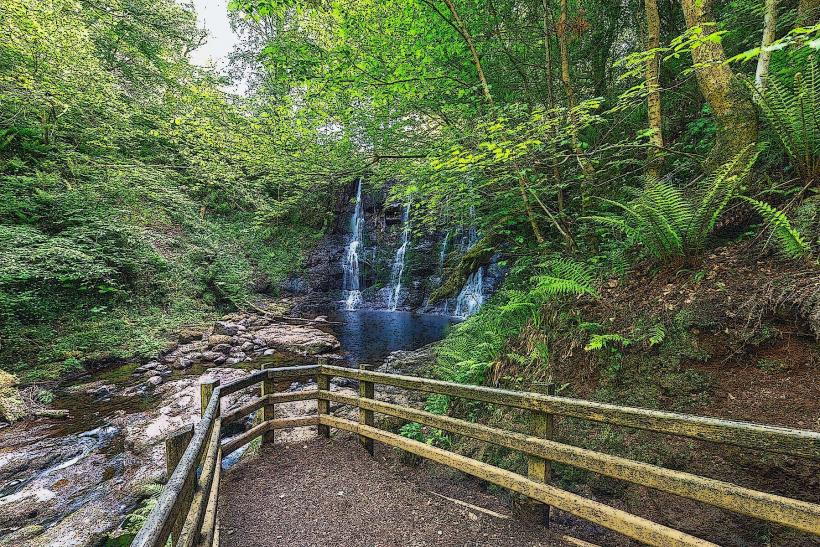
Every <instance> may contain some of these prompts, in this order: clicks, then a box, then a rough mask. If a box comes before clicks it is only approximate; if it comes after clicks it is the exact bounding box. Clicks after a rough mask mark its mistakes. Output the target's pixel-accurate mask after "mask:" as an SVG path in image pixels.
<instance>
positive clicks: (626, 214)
mask: <svg viewBox="0 0 820 547" xmlns="http://www.w3.org/2000/svg"><path fill="white" fill-rule="evenodd" d="M756 160H757V153H755V152H754V150H753V148H752V147H748V148H747V149H745V150H743V151H742V152H741V153H740V154H738V155H737V156H735V157H734V158H733V159H732V160H731V161H730V162H728V163H726V164H725V165H722V166H721V167H720V168H719V169H717V170H716V171H715V172H714V173H712V174H711V175H710V176H709V177H707V178H706V179H705V180H704V181H703V182H702V183H701V184H700V186H699V188H698V189H697V190H696V191H695V192H694V193H693V196H692V197H691V198H687V196H685V195H684V193H683V192H682V191H681V190H680V189H679V188H677V187H676V186H674V185H672V184H671V183H669V182H666V181H652V182H650V183H648V184H647V185H646V186H645V187H644V188H643V190H642V191H639V192H638V194H637V195H636V197H635V198H634V199H633V200H632V201H630V202H629V203H621V202H618V201H614V200H609V199H603V200H602V201H603V202H605V203H607V204H609V205H611V206H613V207H615V208H616V209H619V210H620V211H621V214H620V216H612V215H595V216H588V217H584V219H585V220H591V221H593V222H596V223H598V224H602V225H605V226H609V227H612V228H615V229H617V230H619V231H621V232H623V233H624V234H625V235H626V236H627V243H628V244H629V243H630V242H634V243H637V244H640V245H641V246H642V247H643V249H644V250H645V251H646V253H647V254H649V255H650V256H652V257H654V258H656V259H657V260H659V261H661V262H671V261H673V260H675V259H677V258H680V257H684V256H689V255H691V254H697V253H700V252H702V251H703V249H704V248H705V246H706V241H707V238H708V236H709V235H710V234H711V233H712V231H713V230H714V229H715V225H716V224H717V221H718V219H719V218H720V215H721V214H722V213H723V211H724V210H725V209H726V205H727V204H728V203H729V201H730V200H731V199H732V197H734V196H735V195H736V193H737V190H738V188H739V187H740V184H741V183H742V182H743V180H744V179H745V178H746V177H747V176H748V174H749V171H750V170H751V168H752V165H754V162H755V161H756ZM567 288H569V287H567Z"/></svg>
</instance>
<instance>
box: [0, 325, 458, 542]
mask: <svg viewBox="0 0 820 547" xmlns="http://www.w3.org/2000/svg"><path fill="white" fill-rule="evenodd" d="M334 326H335V327H337V328H336V331H337V332H343V330H342V328H341V326H340V325H334ZM385 332H387V333H388V334H386V335H390V334H389V332H390V331H385ZM442 335H443V334H442ZM419 341H420V339H416V338H413V339H412V340H409V341H407V342H406V343H407V344H416V343H418V342H419ZM424 343H426V340H425V341H424ZM415 347H416V345H413V346H412V347H410V348H409V349H413V348H415ZM342 349H343V348H341V347H340V343H339V341H338V340H337V338H336V337H335V336H334V334H333V330H332V329H331V325H330V323H328V322H327V321H326V320H325V319H324V318H323V317H319V318H317V319H316V320H311V321H308V322H305V321H304V320H290V319H287V320H286V319H281V318H280V319H275V318H271V317H269V316H265V315H261V314H260V315H239V314H237V315H231V316H226V317H224V318H223V319H222V320H221V321H218V322H216V323H215V324H214V325H213V327H212V328H209V329H207V330H206V331H205V332H201V331H199V332H196V331H191V332H183V333H181V334H180V340H179V343H178V344H177V345H176V346H175V347H173V348H171V349H170V350H169V351H167V352H165V353H163V354H161V355H158V356H156V358H155V359H152V360H150V361H148V362H145V363H132V364H127V365H123V366H120V367H117V368H113V369H109V370H106V371H101V372H98V373H96V374H94V375H89V376H88V377H86V378H81V379H78V380H75V381H74V382H71V383H70V384H68V385H64V386H61V387H59V388H58V389H56V390H55V397H56V398H55V399H54V401H53V403H52V404H51V407H52V408H53V409H60V410H64V411H67V412H68V417H67V418H63V419H58V418H52V417H36V416H35V417H29V418H28V419H22V420H20V421H18V422H16V423H14V424H11V425H9V424H5V426H3V425H4V424H2V422H0V546H15V547H16V546H20V545H26V546H29V545H31V546H46V545H48V546H75V545H123V544H127V542H128V540H129V536H127V535H121V534H122V533H123V524H124V523H125V524H127V523H128V520H127V518H128V515H129V514H131V513H132V512H133V511H134V510H135V509H137V508H138V507H141V506H142V505H141V504H142V503H143V500H145V499H148V498H150V496H152V495H156V494H157V492H158V491H159V489H160V486H159V485H160V484H161V483H163V482H164V480H165V478H166V477H165V460H164V456H165V449H164V440H165V438H166V437H167V435H168V434H169V433H172V432H173V431H175V430H177V429H179V428H180V427H182V426H183V425H187V424H191V423H194V422H196V421H197V420H198V409H199V407H200V395H199V384H200V383H202V382H203V381H206V380H214V379H217V380H219V381H220V383H222V384H226V383H229V382H232V381H235V380H238V379H240V378H242V377H244V376H246V375H248V374H250V373H251V372H252V371H253V370H255V369H259V368H265V367H271V366H284V365H292V364H306V363H315V361H316V357H317V356H318V355H323V356H327V357H330V358H339V359H342V358H343V357H342V355H341V354H340V353H341V351H342ZM357 357H358V356H357ZM432 360H433V353H432V349H431V347H430V346H425V347H422V348H420V349H418V350H415V351H395V352H392V353H391V354H390V355H389V356H388V357H387V358H386V359H385V360H384V363H383V364H382V365H381V366H380V367H379V370H381V371H385V372H393V373H402V374H424V373H425V371H426V369H427V367H428V366H429V365H430V363H431V362H432ZM340 362H341V361H340ZM371 362H375V361H371ZM277 387H278V389H280V390H300V389H308V388H311V387H313V386H310V385H309V384H299V383H294V384H290V385H281V386H277ZM331 387H332V389H334V390H341V391H349V392H350V393H356V392H357V391H354V390H355V389H356V387H357V386H356V384H355V382H353V381H350V380H347V379H342V378H339V379H337V380H336V381H334V382H333V384H332V386H331ZM254 396H255V391H254V390H243V391H242V392H238V393H236V394H233V395H231V396H229V397H226V398H224V399H223V410H224V411H228V410H229V409H231V408H235V407H238V406H240V405H243V404H246V403H247V402H248V401H249V400H250V399H251V398H252V397H254ZM377 396H378V397H379V398H381V399H384V400H388V401H394V402H397V403H401V404H408V403H410V404H412V403H421V401H422V400H423V397H422V396H420V395H418V394H416V395H413V394H412V393H409V392H405V391H403V390H399V389H396V388H390V387H387V386H377ZM315 408H316V404H315V402H313V401H303V402H296V403H287V404H281V405H276V411H275V412H276V417H289V416H297V415H304V414H310V413H313V412H315ZM331 411H332V412H338V413H341V414H342V415H347V414H349V413H351V412H353V410H351V409H348V408H334V407H331ZM350 417H354V416H353V414H350ZM237 425H238V426H239V427H240V428H242V427H248V426H250V418H249V419H248V420H247V421H246V423H245V424H237ZM239 432H241V429H237V430H236V431H230V430H229V431H227V432H225V433H226V435H232V434H238V433H239ZM313 435H315V431H314V428H301V429H297V430H291V431H283V432H277V433H276V438H277V442H281V441H286V442H287V441H301V440H303V439H305V438H307V437H311V436H313ZM239 455H240V452H239V451H238V452H237V453H234V454H233V455H232V456H231V458H230V460H226V461H225V462H223V464H224V465H230V464H231V462H232V461H233V460H235V458H236V457H237V456H239ZM118 535H120V537H119V538H116V536H118ZM112 536H113V537H115V538H116V539H113V540H112V539H111V537H112Z"/></svg>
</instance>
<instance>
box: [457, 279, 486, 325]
mask: <svg viewBox="0 0 820 547" xmlns="http://www.w3.org/2000/svg"><path fill="white" fill-rule="evenodd" d="M483 304H484V268H483V267H481V268H479V269H478V270H476V271H474V272H473V273H471V274H470V277H468V278H467V283H465V284H464V288H463V289H461V292H460V293H458V298H457V299H456V311H455V312H454V313H453V315H455V316H456V317H469V316H471V315H473V314H474V313H475V312H477V311H478V310H479V308H481V306H482V305H483Z"/></svg>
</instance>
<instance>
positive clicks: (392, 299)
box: [387, 203, 410, 311]
mask: <svg viewBox="0 0 820 547" xmlns="http://www.w3.org/2000/svg"><path fill="white" fill-rule="evenodd" d="M401 221H402V224H403V225H404V231H403V232H402V236H401V247H399V248H398V250H396V258H394V259H393V267H392V269H391V270H390V286H391V290H390V295H389V296H388V299H387V308H388V309H389V310H390V311H395V310H396V308H397V307H398V306H399V296H401V276H402V275H403V274H404V259H405V256H406V255H407V246H408V245H409V243H410V204H409V203H408V204H406V205H405V206H404V213H403V214H402V217H401Z"/></svg>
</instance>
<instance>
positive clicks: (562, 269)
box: [531, 258, 598, 299]
mask: <svg viewBox="0 0 820 547" xmlns="http://www.w3.org/2000/svg"><path fill="white" fill-rule="evenodd" d="M541 266H542V267H543V268H544V270H545V274H544V275H537V276H534V277H533V278H532V281H533V284H534V287H533V289H532V291H531V292H532V293H533V294H534V295H536V296H537V297H539V298H542V299H549V298H552V297H560V296H572V295H578V296H580V295H583V294H587V295H590V296H593V297H596V298H597V296H598V293H597V292H596V291H595V288H594V284H595V276H594V274H593V272H592V270H591V269H590V268H589V266H587V265H586V264H582V263H580V262H576V261H574V260H570V259H566V258H559V259H554V260H550V261H548V262H546V263H544V264H542V265H541Z"/></svg>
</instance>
